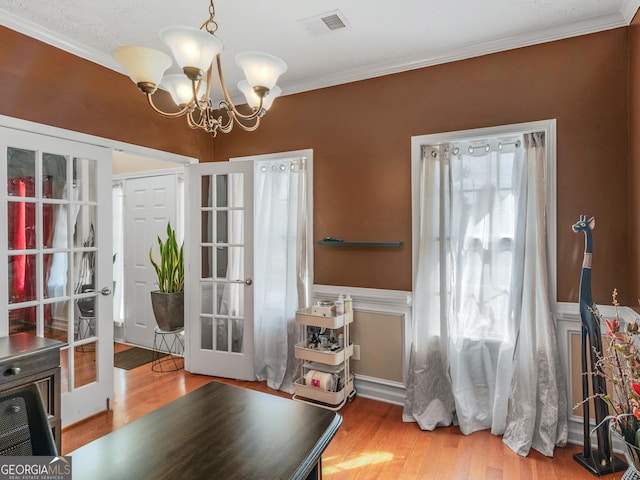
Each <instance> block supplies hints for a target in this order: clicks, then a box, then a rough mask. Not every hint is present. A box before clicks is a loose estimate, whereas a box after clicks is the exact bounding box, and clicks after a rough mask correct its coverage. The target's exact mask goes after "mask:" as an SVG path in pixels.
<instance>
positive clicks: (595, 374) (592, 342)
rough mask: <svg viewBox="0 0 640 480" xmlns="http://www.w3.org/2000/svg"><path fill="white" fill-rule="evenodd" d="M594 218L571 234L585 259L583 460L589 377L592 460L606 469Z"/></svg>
mask: <svg viewBox="0 0 640 480" xmlns="http://www.w3.org/2000/svg"><path fill="white" fill-rule="evenodd" d="M595 225H596V220H595V218H594V217H591V218H589V219H587V216H586V215H580V219H579V220H578V222H577V223H575V224H574V225H573V226H572V229H573V231H574V232H576V233H579V232H583V233H584V237H585V244H584V257H583V260H582V272H581V275H580V318H581V320H582V398H583V400H585V402H584V403H583V404H582V405H583V412H584V419H583V422H584V423H583V428H584V450H583V457H584V459H589V458H590V457H591V453H592V452H591V436H590V435H589V402H588V401H587V399H588V398H589V377H591V382H592V384H591V388H592V392H593V395H594V399H593V403H594V407H595V417H596V425H600V427H599V428H598V430H597V441H598V450H597V453H598V458H596V459H595V460H596V461H597V463H599V467H607V466H608V465H609V464H610V462H611V460H612V455H611V442H610V439H609V432H608V428H609V427H608V425H607V424H606V422H604V419H605V418H606V417H607V415H608V414H609V407H608V406H607V404H606V402H605V401H604V400H603V399H602V398H601V397H600V395H606V393H607V385H606V383H605V378H604V376H603V375H600V374H599V372H601V371H602V369H601V368H600V367H599V366H598V363H597V362H598V355H597V353H601V352H602V333H601V330H600V322H599V320H598V318H597V317H596V316H595V315H594V313H593V311H592V309H593V308H594V305H593V297H592V295H591V255H592V253H593V241H592V238H591V231H592V230H593V229H594V228H595Z"/></svg>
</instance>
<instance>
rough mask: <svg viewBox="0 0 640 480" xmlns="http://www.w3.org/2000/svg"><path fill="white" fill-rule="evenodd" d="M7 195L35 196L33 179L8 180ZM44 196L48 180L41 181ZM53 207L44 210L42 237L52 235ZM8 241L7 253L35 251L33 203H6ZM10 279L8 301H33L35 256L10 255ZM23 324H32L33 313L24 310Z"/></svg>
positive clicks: (48, 318)
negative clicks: (8, 250)
mask: <svg viewBox="0 0 640 480" xmlns="http://www.w3.org/2000/svg"><path fill="white" fill-rule="evenodd" d="M7 188H8V190H7V191H8V194H9V196H11V197H28V198H34V197H35V181H34V178H33V177H24V178H20V177H16V178H10V179H9V181H8V186H7ZM42 193H43V196H44V197H50V196H51V181H46V182H43V192H42ZM51 208H52V206H51V205H45V206H44V207H43V225H42V227H43V237H44V238H45V239H48V238H49V236H50V234H51V227H52V226H51V223H52V210H51ZM8 213H9V222H8V223H9V225H8V241H9V248H10V250H27V249H34V248H36V204H35V203H34V202H10V203H9V211H8ZM12 259H13V272H12V273H13V280H12V282H11V283H10V285H9V297H10V298H9V300H10V301H11V302H12V303H19V302H24V301H30V300H35V299H36V264H35V261H36V257H35V255H26V254H18V255H13V256H12ZM49 311H50V308H48V309H47V311H46V312H45V320H46V323H50V322H51V315H50V312H49ZM23 322H25V323H35V310H34V309H28V310H27V311H26V315H25V318H24V319H23Z"/></svg>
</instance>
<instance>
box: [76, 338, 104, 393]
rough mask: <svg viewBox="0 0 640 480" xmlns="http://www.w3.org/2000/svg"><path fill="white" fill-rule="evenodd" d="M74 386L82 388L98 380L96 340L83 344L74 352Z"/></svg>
mask: <svg viewBox="0 0 640 480" xmlns="http://www.w3.org/2000/svg"><path fill="white" fill-rule="evenodd" d="M73 364H74V368H73V371H74V373H75V375H74V385H73V386H74V388H80V387H82V386H83V385H88V384H89V383H93V382H95V381H97V380H98V372H97V371H96V342H91V343H88V344H83V345H80V346H78V347H76V348H75V352H74V362H73Z"/></svg>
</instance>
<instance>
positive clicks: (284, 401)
mask: <svg viewBox="0 0 640 480" xmlns="http://www.w3.org/2000/svg"><path fill="white" fill-rule="evenodd" d="M341 423H342V417H341V416H340V415H339V414H338V413H336V412H334V411H331V410H327V409H324V408H320V407H317V406H314V405H308V404H306V403H301V402H297V401H295V400H291V399H288V398H283V397H279V396H276V395H270V394H268V393H262V392H257V391H254V390H250V389H246V388H242V387H237V386H234V385H228V384H224V383H220V382H211V383H208V384H206V385H204V386H202V387H200V388H198V389H197V390H194V391H193V392H191V393H188V394H187V395H184V396H183V397H180V398H179V399H177V400H174V401H173V402H171V403H169V404H167V405H165V406H163V407H161V408H159V409H158V410H155V411H153V412H151V413H149V414H147V415H145V416H144V417H141V418H139V419H137V420H134V421H133V422H131V423H129V424H127V425H125V426H123V427H121V428H119V429H117V430H115V431H113V432H111V433H109V434H108V435H105V436H104V437H100V438H98V439H96V440H94V441H93V442H91V443H88V444H87V445H85V446H83V447H81V448H79V449H77V450H74V451H73V452H71V453H69V455H70V456H71V458H72V475H73V479H74V480H85V479H86V480H101V479H105V480H107V479H108V480H129V479H131V480H162V479H171V480H207V479H215V480H224V479H238V480H250V479H265V480H267V479H319V478H321V477H322V464H321V455H322V452H323V451H324V450H325V448H326V447H327V445H328V444H329V442H330V441H331V439H332V438H333V437H334V435H335V434H336V432H337V430H338V428H339V427H340V424H341Z"/></svg>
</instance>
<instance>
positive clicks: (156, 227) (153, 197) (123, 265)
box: [113, 153, 184, 348]
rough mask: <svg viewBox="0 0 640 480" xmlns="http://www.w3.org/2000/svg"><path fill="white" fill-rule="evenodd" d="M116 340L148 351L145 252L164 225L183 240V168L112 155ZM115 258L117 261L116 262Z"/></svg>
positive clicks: (150, 328) (151, 279)
mask: <svg viewBox="0 0 640 480" xmlns="http://www.w3.org/2000/svg"><path fill="white" fill-rule="evenodd" d="M113 173H114V177H113V178H114V182H113V196H114V198H113V203H114V245H115V251H116V252H117V253H116V259H115V260H116V261H115V262H114V278H115V279H116V284H120V285H121V286H122V288H121V289H120V290H118V289H117V288H116V296H115V297H114V338H115V340H116V341H120V342H123V343H127V344H130V345H136V346H141V347H146V348H151V347H152V345H153V339H154V329H155V327H156V322H155V318H154V316H153V311H152V308H151V297H150V292H151V291H153V290H155V289H157V283H156V275H155V272H154V271H153V269H152V267H151V264H150V261H149V250H150V248H151V247H152V246H154V245H155V244H156V239H157V237H158V236H160V237H164V235H165V232H166V228H167V223H170V224H171V226H172V227H173V228H174V229H175V230H176V233H177V236H178V241H179V242H181V241H182V239H183V238H184V235H183V216H184V213H183V210H184V201H183V196H184V188H183V168H182V167H181V166H180V167H177V168H176V164H175V163H171V162H166V161H162V160H156V159H151V158H146V157H137V156H136V157H133V156H131V155H125V154H122V153H120V154H118V155H114V163H113ZM118 257H120V258H119V259H118Z"/></svg>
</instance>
